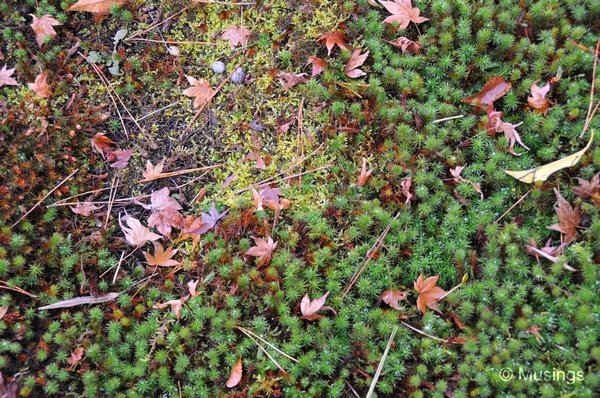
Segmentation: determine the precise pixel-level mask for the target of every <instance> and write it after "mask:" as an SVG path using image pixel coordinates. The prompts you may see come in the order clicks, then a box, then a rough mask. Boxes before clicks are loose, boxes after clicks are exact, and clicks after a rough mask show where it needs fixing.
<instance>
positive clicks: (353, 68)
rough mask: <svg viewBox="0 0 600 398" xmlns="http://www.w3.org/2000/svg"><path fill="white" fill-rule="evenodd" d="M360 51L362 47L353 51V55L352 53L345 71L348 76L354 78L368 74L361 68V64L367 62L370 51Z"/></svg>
mask: <svg viewBox="0 0 600 398" xmlns="http://www.w3.org/2000/svg"><path fill="white" fill-rule="evenodd" d="M360 51H361V50H360V49H356V50H354V51H353V52H352V55H350V59H349V60H348V63H347V64H346V67H345V68H344V73H345V74H346V76H348V77H351V78H353V79H356V78H357V77H361V76H365V75H366V73H365V72H363V71H362V70H360V69H359V66H361V65H362V64H364V63H365V61H366V60H367V57H368V56H369V52H368V51H366V52H365V53H364V54H361V53H360Z"/></svg>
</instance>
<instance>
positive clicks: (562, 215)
mask: <svg viewBox="0 0 600 398" xmlns="http://www.w3.org/2000/svg"><path fill="white" fill-rule="evenodd" d="M554 193H555V194H556V202H557V205H556V207H555V208H554V211H555V212H556V215H557V216H558V223H557V224H552V225H550V226H549V227H548V228H550V229H553V230H555V231H558V232H560V233H562V234H564V235H565V240H564V243H571V242H573V241H574V240H575V237H576V236H577V226H578V225H579V221H580V220H581V214H580V212H579V208H577V207H575V208H573V206H571V204H570V203H569V202H567V200H566V199H565V198H564V197H563V196H562V195H561V194H560V192H558V190H557V189H556V188H554Z"/></svg>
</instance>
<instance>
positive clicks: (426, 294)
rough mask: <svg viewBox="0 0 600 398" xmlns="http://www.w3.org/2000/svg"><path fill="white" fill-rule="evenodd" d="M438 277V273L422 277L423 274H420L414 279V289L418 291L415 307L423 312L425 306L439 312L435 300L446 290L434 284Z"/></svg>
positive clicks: (425, 309) (425, 308)
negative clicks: (425, 277)
mask: <svg viewBox="0 0 600 398" xmlns="http://www.w3.org/2000/svg"><path fill="white" fill-rule="evenodd" d="M439 277H440V276H439V275H436V276H430V277H429V278H427V279H423V275H422V274H421V275H419V277H418V278H417V280H416V281H415V290H416V291H417V293H419V297H417V307H418V308H419V310H420V311H421V313H423V314H425V312H426V311H427V307H429V308H431V309H432V310H434V311H437V312H440V310H439V308H438V305H437V300H438V299H439V298H440V297H442V296H443V295H444V294H446V291H445V290H444V289H442V288H441V287H438V286H436V283H437V281H438V279H439ZM440 313H441V312H440Z"/></svg>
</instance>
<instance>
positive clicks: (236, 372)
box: [225, 357, 243, 388]
mask: <svg viewBox="0 0 600 398" xmlns="http://www.w3.org/2000/svg"><path fill="white" fill-rule="evenodd" d="M242 373H243V369H242V357H240V359H238V360H237V362H236V363H235V365H233V369H231V374H230V375H229V379H228V380H227V383H226V384H225V385H226V386H227V387H228V388H233V387H235V386H237V385H238V384H239V383H240V381H241V380H242Z"/></svg>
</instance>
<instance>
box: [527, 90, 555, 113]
mask: <svg viewBox="0 0 600 398" xmlns="http://www.w3.org/2000/svg"><path fill="white" fill-rule="evenodd" d="M549 91H550V83H546V84H545V85H544V86H543V87H538V85H537V84H535V83H533V84H532V85H531V97H527V103H528V104H529V106H530V107H532V108H533V109H535V110H536V111H538V112H540V113H544V114H545V113H547V112H548V107H549V106H550V100H549V99H548V98H546V94H548V92H549Z"/></svg>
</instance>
